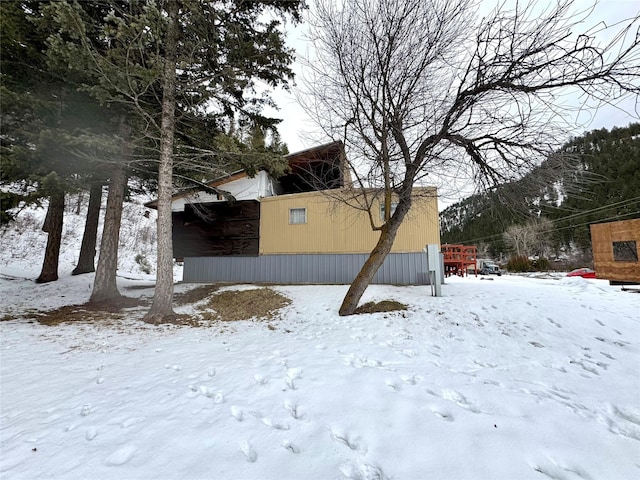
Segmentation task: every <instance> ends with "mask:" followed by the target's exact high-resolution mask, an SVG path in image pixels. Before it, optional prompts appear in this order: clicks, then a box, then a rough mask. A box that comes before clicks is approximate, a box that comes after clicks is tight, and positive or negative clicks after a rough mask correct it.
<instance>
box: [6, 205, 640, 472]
mask: <svg viewBox="0 0 640 480" xmlns="http://www.w3.org/2000/svg"><path fill="white" fill-rule="evenodd" d="M141 205H142V202H137V203H134V204H129V205H128V206H127V210H126V211H125V215H124V216H123V236H121V245H122V246H123V248H122V254H121V255H120V264H119V276H118V284H119V288H120V290H121V292H123V293H124V294H126V295H127V296H134V297H135V296H145V297H149V296H151V295H152V291H153V290H152V288H153V282H154V277H153V272H152V273H151V274H145V273H143V272H141V271H140V269H139V264H137V263H136V262H135V260H134V256H135V254H137V253H144V254H148V256H149V257H148V260H149V262H150V263H153V255H154V253H155V252H154V249H153V247H152V245H151V244H150V243H147V242H151V241H152V235H150V234H148V235H147V234H145V235H143V236H141V234H140V230H139V229H138V228H135V227H134V225H135V224H137V225H139V227H140V228H142V229H148V228H149V224H148V223H147V222H151V223H152V222H153V216H151V218H150V219H147V217H145V216H144V215H143V212H144V209H143V207H141ZM67 213H68V214H67V217H66V220H65V222H67V223H66V224H65V237H64V240H63V255H62V259H61V268H60V277H61V278H60V280H59V281H57V282H53V283H48V284H35V283H34V282H33V279H34V278H36V277H37V275H38V273H39V267H40V262H41V259H42V252H43V247H44V242H45V241H46V236H43V235H41V234H40V232H37V231H36V230H37V228H39V226H40V225H41V222H40V220H41V219H40V220H37V221H36V220H32V221H31V223H29V221H27V220H24V222H23V223H20V224H18V226H15V227H14V228H12V229H10V230H4V231H3V232H2V239H1V241H2V249H0V318H2V317H4V319H5V321H0V478H3V479H4V478H6V479H37V478H64V479H70V480H73V479H88V478H92V479H93V478H100V479H106V480H109V479H114V480H115V479H117V480H120V479H175V478H185V479H187V478H188V479H211V478H215V479H232V480H236V479H242V480H244V479H248V480H251V479H255V480H269V479H274V480H275V479H292V480H293V479H296V480H297V479H303V478H306V479H312V480H315V479H322V480H324V479H352V480H374V479H378V480H380V479H396V480H413V479H415V480H422V479H456V480H457V479H480V480H482V479H541V480H543V479H548V478H552V479H558V480H575V479H616V480H617V479H637V478H639V477H640V314H639V312H640V294H637V293H629V292H623V291H621V289H620V288H619V287H613V286H609V285H608V283H607V282H606V281H603V280H595V279H594V280H585V279H582V278H579V277H574V278H568V277H564V276H560V275H556V276H553V275H545V276H543V277H540V276H539V277H537V278H533V277H521V276H513V275H503V276H501V277H491V280H488V279H487V280H484V279H482V277H478V278H476V277H469V278H452V279H447V283H446V284H445V285H443V288H442V290H443V296H442V297H438V298H435V297H431V296H430V288H429V287H428V286H427V287H424V286H413V287H406V286H405V287H403V286H389V285H375V286H372V287H370V288H369V289H367V291H366V293H365V297H364V298H363V300H362V301H363V302H365V301H370V300H383V299H389V300H398V301H401V302H403V303H405V304H407V305H408V306H409V309H408V310H407V311H405V312H392V313H376V314H366V315H356V316H351V317H340V316H338V314H337V309H338V306H339V304H340V302H341V300H342V298H343V296H344V294H345V293H346V290H347V287H346V286H342V285H321V286H318V285H306V286H275V287H272V288H274V289H276V290H277V291H278V292H280V293H282V294H283V295H285V296H287V297H289V298H290V299H291V300H292V303H291V304H290V305H289V306H287V307H285V308H284V309H282V310H281V312H280V316H279V318H277V319H273V320H269V321H266V320H255V319H254V320H248V321H237V322H219V323H215V324H213V326H211V327H208V328H207V327H177V326H171V325H164V326H160V327H154V326H150V325H147V324H144V323H142V322H141V321H140V320H139V318H140V311H139V310H136V309H132V310H127V311H126V312H128V313H125V315H124V317H123V318H122V319H119V320H113V321H109V322H104V321H102V322H101V321H91V320H87V321H86V322H76V323H66V324H61V325H58V326H45V325H43V324H40V323H37V322H36V321H34V320H30V319H29V316H30V315H31V314H32V313H34V312H35V311H37V310H43V309H54V308H57V307H60V306H64V305H73V304H79V303H83V302H86V301H87V300H88V298H89V296H90V294H91V288H92V285H93V274H86V275H80V276H71V275H70V271H71V269H72V268H73V262H74V259H75V258H77V253H78V250H79V248H78V247H77V245H78V244H79V239H80V234H81V229H82V221H81V219H80V218H81V217H77V216H74V214H73V213H70V212H67ZM32 214H33V212H31V213H29V212H28V211H25V212H23V214H21V215H22V216H21V217H20V218H27V217H29V215H32ZM18 227H20V228H18ZM79 232H80V233H79ZM143 237H144V238H143ZM137 238H139V239H140V240H136V239H137ZM136 241H137V242H138V243H136ZM65 252H66V253H65ZM180 276H181V275H180V271H179V268H176V279H179V278H180ZM193 287H194V285H187V284H183V283H178V284H177V285H176V290H177V291H186V290H188V289H190V288H193ZM226 288H228V289H250V288H257V286H251V285H238V286H234V285H231V286H228V287H226ZM176 310H177V311H178V312H180V313H189V312H192V311H194V307H193V306H190V305H187V306H181V307H177V308H176ZM17 317H23V318H17Z"/></svg>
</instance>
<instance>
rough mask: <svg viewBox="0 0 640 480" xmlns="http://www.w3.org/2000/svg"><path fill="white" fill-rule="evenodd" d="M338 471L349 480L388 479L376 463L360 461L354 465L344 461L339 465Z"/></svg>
mask: <svg viewBox="0 0 640 480" xmlns="http://www.w3.org/2000/svg"><path fill="white" fill-rule="evenodd" d="M340 472H341V473H342V475H344V477H345V478H348V479H349V480H388V478H389V477H387V476H386V475H385V473H384V472H383V471H382V469H381V468H380V467H378V466H377V465H372V464H369V463H361V462H358V464H356V465H354V464H353V463H345V464H344V465H341V466H340Z"/></svg>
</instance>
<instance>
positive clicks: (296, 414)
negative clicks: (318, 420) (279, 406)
mask: <svg viewBox="0 0 640 480" xmlns="http://www.w3.org/2000/svg"><path fill="white" fill-rule="evenodd" d="M283 406H284V408H285V410H286V411H287V412H289V413H290V414H291V416H292V417H293V418H295V419H296V420H302V419H303V418H304V414H302V413H300V407H299V406H298V405H297V404H295V403H293V402H291V401H289V400H285V401H284V404H283Z"/></svg>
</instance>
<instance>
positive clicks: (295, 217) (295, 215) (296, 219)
mask: <svg viewBox="0 0 640 480" xmlns="http://www.w3.org/2000/svg"><path fill="white" fill-rule="evenodd" d="M289 223H290V224H291V225H298V224H302V223H307V209H306V208H290V209H289Z"/></svg>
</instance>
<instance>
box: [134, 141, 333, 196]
mask: <svg viewBox="0 0 640 480" xmlns="http://www.w3.org/2000/svg"><path fill="white" fill-rule="evenodd" d="M284 158H285V159H286V160H287V162H288V163H289V168H290V170H291V173H290V174H288V175H284V176H283V177H281V178H282V179H283V180H284V181H285V182H287V183H291V179H292V178H294V177H299V176H300V175H301V174H303V173H307V172H308V171H310V170H312V167H313V166H314V165H317V164H319V163H326V162H327V160H329V159H331V160H332V161H331V162H330V163H331V164H332V166H333V167H334V168H339V169H340V171H341V173H340V175H339V177H340V178H339V180H338V181H337V182H335V183H337V184H338V185H337V186H343V185H344V178H343V177H344V169H343V167H344V165H335V159H339V162H341V163H342V161H343V159H344V145H343V143H342V142H341V141H336V142H329V143H325V144H323V145H318V146H316V147H311V148H307V149H305V150H300V151H298V152H294V153H289V154H287V155H285V156H284ZM247 176H248V175H247V172H246V171H245V170H237V171H235V172H232V173H229V174H226V175H222V176H220V177H217V178H215V179H213V180H211V181H209V182H205V183H204V184H203V185H204V186H206V187H208V188H212V189H216V188H217V187H220V186H222V185H224V184H226V183H229V182H232V181H234V180H238V179H240V178H244V177H247ZM291 188H297V186H296V187H291ZM198 190H200V189H199V188H198V187H190V188H187V189H184V190H182V191H180V192H177V193H175V194H173V195H172V196H171V199H172V201H173V200H177V199H180V198H184V197H186V196H189V195H191V194H193V193H194V192H197V191H198ZM286 193H291V192H286ZM144 206H145V207H147V208H154V209H155V208H158V200H157V199H156V200H152V201H150V202H147V203H145V204H144Z"/></svg>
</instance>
